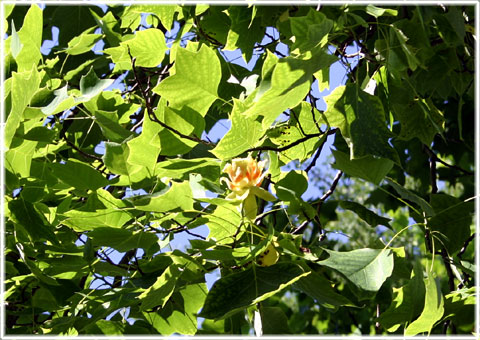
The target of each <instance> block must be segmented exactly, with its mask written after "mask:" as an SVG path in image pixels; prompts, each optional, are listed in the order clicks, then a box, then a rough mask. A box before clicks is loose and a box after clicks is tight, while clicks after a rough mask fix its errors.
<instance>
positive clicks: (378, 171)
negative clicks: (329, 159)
mask: <svg viewBox="0 0 480 340" xmlns="http://www.w3.org/2000/svg"><path fill="white" fill-rule="evenodd" d="M332 153H333V155H334V157H335V164H333V167H334V168H336V169H339V170H342V171H343V172H345V173H346V174H347V175H349V176H352V177H358V178H362V179H364V180H366V181H369V182H372V183H374V184H377V185H378V184H380V182H381V181H382V179H383V178H385V176H386V175H387V174H388V173H389V172H390V170H391V169H392V167H393V162H392V161H391V160H389V159H386V158H374V157H372V156H367V157H363V158H359V159H350V156H349V155H347V154H346V153H343V152H341V151H337V150H332Z"/></svg>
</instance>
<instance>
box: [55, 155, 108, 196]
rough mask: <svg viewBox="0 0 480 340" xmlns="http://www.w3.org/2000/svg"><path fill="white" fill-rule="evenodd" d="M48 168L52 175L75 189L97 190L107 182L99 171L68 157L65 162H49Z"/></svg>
mask: <svg viewBox="0 0 480 340" xmlns="http://www.w3.org/2000/svg"><path fill="white" fill-rule="evenodd" d="M50 169H51V170H52V173H53V175H54V176H56V177H57V178H58V179H60V180H61V181H62V182H64V183H66V184H68V185H70V186H72V187H74V188H76V189H80V190H89V189H90V190H97V189H98V188H100V187H104V186H106V185H108V184H109V181H108V180H107V179H106V178H105V177H103V175H102V174H101V173H100V172H98V171H96V170H95V169H94V168H92V167H91V166H90V165H88V164H86V163H83V162H80V161H78V160H76V159H74V158H70V159H69V160H68V161H67V163H65V164H60V163H53V164H50Z"/></svg>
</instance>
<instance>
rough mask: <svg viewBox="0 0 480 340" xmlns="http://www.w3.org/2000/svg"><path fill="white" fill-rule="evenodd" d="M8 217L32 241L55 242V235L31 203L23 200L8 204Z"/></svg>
mask: <svg viewBox="0 0 480 340" xmlns="http://www.w3.org/2000/svg"><path fill="white" fill-rule="evenodd" d="M8 209H9V210H10V215H11V216H12V217H13V218H14V220H15V221H16V222H17V223H19V224H21V225H22V226H23V227H24V228H25V230H26V231H27V233H28V234H29V235H30V237H31V238H32V240H34V241H37V240H41V239H47V240H49V241H52V242H56V237H55V234H54V233H53V231H52V229H51V227H50V226H48V225H47V223H46V221H45V219H44V218H42V216H41V215H40V214H39V213H38V212H37V211H36V210H35V207H34V206H33V204H32V203H30V202H28V201H25V200H23V199H16V200H13V201H10V202H8Z"/></svg>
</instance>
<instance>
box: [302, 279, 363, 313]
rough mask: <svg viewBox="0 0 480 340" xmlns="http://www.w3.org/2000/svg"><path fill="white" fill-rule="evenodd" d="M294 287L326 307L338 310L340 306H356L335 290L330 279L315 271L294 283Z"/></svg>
mask: <svg viewBox="0 0 480 340" xmlns="http://www.w3.org/2000/svg"><path fill="white" fill-rule="evenodd" d="M294 287H295V288H297V289H300V290H301V291H302V292H304V293H306V294H308V295H310V296H311V297H312V298H314V299H315V300H316V301H317V303H318V304H320V305H321V306H323V307H325V308H329V309H333V310H336V309H337V308H338V307H340V306H354V305H353V304H352V302H350V301H349V300H348V299H347V298H346V297H344V296H343V295H340V294H339V293H337V292H335V290H334V289H333V288H332V283H331V282H330V281H328V280H327V279H325V278H323V277H322V276H321V275H319V274H317V273H314V272H312V273H311V274H310V275H308V276H306V277H302V278H301V279H300V280H298V281H297V282H296V283H294Z"/></svg>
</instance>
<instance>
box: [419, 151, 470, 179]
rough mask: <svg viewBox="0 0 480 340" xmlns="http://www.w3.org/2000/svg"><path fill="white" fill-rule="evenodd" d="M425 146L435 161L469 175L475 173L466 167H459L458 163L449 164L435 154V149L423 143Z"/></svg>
mask: <svg viewBox="0 0 480 340" xmlns="http://www.w3.org/2000/svg"><path fill="white" fill-rule="evenodd" d="M423 147H424V150H425V151H426V152H427V154H428V155H429V156H430V158H433V159H434V160H435V161H437V162H439V163H441V164H443V165H445V166H446V167H448V168H451V169H455V170H458V171H460V172H463V173H464V174H466V175H469V176H473V175H474V174H475V173H474V172H472V171H469V170H465V169H463V168H461V167H459V166H458V165H452V164H448V163H447V162H445V161H443V160H441V159H440V158H438V156H437V155H436V154H435V152H433V150H432V149H430V148H429V147H428V146H426V145H425V144H424V145H423Z"/></svg>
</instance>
